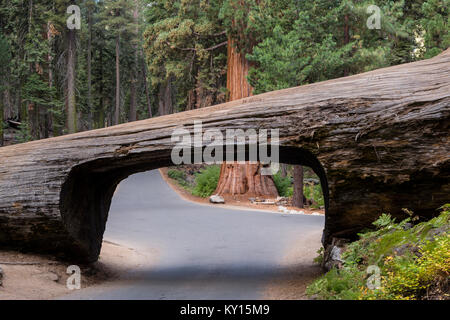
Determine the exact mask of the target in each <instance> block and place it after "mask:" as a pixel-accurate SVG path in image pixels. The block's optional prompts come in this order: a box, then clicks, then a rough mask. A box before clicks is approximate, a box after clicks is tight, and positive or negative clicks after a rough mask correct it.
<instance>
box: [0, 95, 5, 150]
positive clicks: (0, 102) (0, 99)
mask: <svg viewBox="0 0 450 320" xmlns="http://www.w3.org/2000/svg"><path fill="white" fill-rule="evenodd" d="M3 112H4V110H3V94H1V92H0V147H2V146H3V144H4V142H3V141H4V136H3V121H4V119H3Z"/></svg>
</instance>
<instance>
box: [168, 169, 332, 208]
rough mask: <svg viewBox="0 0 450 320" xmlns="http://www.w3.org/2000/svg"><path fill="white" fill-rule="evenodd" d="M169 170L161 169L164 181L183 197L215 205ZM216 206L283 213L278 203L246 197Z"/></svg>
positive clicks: (226, 199) (216, 205) (231, 199)
mask: <svg viewBox="0 0 450 320" xmlns="http://www.w3.org/2000/svg"><path fill="white" fill-rule="evenodd" d="M168 171H169V169H168V168H161V169H159V172H160V173H161V176H162V177H163V179H164V181H166V182H167V184H168V185H169V186H170V187H171V188H172V189H173V190H175V191H176V192H177V193H178V194H179V195H180V196H181V197H182V198H183V199H185V200H187V201H191V202H196V203H200V204H204V205H213V204H211V203H210V202H209V199H208V198H201V197H196V196H194V195H192V194H191V193H190V192H189V191H187V190H186V189H184V188H183V187H182V186H180V185H179V184H178V183H177V182H176V181H175V180H173V179H171V178H169V176H168V175H167V172H168ZM214 206H215V207H222V208H228V209H239V210H264V211H271V212H278V213H281V212H280V211H279V209H278V205H276V204H256V203H251V202H250V201H249V200H246V199H233V198H225V204H214ZM284 207H286V208H287V209H289V210H296V211H303V212H304V214H325V212H324V210H321V209H310V208H304V209H299V208H296V207H291V206H284Z"/></svg>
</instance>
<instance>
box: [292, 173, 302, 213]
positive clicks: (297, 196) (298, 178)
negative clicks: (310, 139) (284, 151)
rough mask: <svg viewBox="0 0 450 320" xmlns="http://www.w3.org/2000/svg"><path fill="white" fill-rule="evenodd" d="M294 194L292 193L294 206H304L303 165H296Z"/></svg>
mask: <svg viewBox="0 0 450 320" xmlns="http://www.w3.org/2000/svg"><path fill="white" fill-rule="evenodd" d="M293 176H294V194H293V195H292V204H293V205H294V207H297V208H303V207H304V203H303V167H302V166H300V165H295V166H294V173H293Z"/></svg>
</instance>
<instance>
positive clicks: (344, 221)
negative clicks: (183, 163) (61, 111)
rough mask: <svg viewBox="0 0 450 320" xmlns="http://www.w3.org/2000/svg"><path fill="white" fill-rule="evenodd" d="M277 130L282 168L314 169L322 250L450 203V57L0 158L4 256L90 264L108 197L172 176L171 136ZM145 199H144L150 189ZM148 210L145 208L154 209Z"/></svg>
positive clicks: (23, 148)
mask: <svg viewBox="0 0 450 320" xmlns="http://www.w3.org/2000/svg"><path fill="white" fill-rule="evenodd" d="M196 120H200V121H202V122H203V130H207V129H213V128H214V129H218V130H221V131H222V133H225V130H227V129H237V128H239V129H255V130H261V129H279V130H280V162H282V163H287V164H292V165H303V166H308V167H311V168H312V169H313V170H314V171H315V173H316V174H317V175H318V176H319V178H320V180H321V181H320V182H321V185H322V188H323V192H324V199H325V211H326V216H325V229H324V238H323V241H324V244H329V243H330V242H331V240H332V239H333V237H349V238H351V237H353V236H355V235H356V233H357V232H359V231H360V230H361V229H362V228H365V227H368V226H371V223H372V222H373V221H374V220H375V219H376V218H377V217H378V216H379V215H380V214H381V213H383V212H385V213H390V214H392V215H393V216H394V217H397V218H404V217H405V213H404V212H403V211H402V208H408V209H411V210H413V211H414V212H415V213H416V214H418V215H419V216H420V217H423V218H430V217H433V216H435V215H437V214H438V213H439V211H438V210H437V208H438V207H440V206H442V205H443V204H444V203H448V202H450V197H449V195H450V135H449V132H450V50H447V51H445V52H444V53H443V54H441V55H439V56H437V57H435V58H433V59H430V60H424V61H419V62H414V63H410V64H404V65H399V66H394V67H390V68H385V69H379V70H376V71H372V72H368V73H364V74H360V75H355V76H350V77H346V78H341V79H335V80H330V81H325V82H320V83H315V84H311V85H306V86H301V87H297V88H291V89H286V90H281V91H276V92H270V93H266V94H262V95H258V96H253V97H249V98H245V99H242V100H237V101H233V102H229V103H225V104H221V105H216V106H212V107H208V108H204V109H198V110H193V111H188V112H182V113H176V114H172V115H168V116H163V117H158V118H152V119H147V120H142V121H137V122H134V123H129V124H128V123H127V124H122V125H119V126H114V127H110V128H104V129H98V130H93V131H86V132H80V133H76V134H72V135H66V136H60V137H55V138H50V139H46V140H40V141H33V142H29V143H25V144H19V145H14V146H7V147H2V148H0V245H1V246H2V247H14V248H19V249H23V250H25V249H28V250H33V251H44V252H59V253H61V252H62V253H63V254H65V255H66V256H67V257H69V258H71V260H72V261H73V260H75V259H79V260H87V261H94V260H96V259H97V257H98V254H99V252H100V247H101V243H102V237H103V232H104V230H105V225H106V220H107V216H108V210H109V206H110V203H111V199H112V196H113V194H114V190H115V188H116V186H117V185H118V184H119V182H120V181H121V180H123V179H125V178H126V177H128V176H129V175H131V174H133V173H137V172H142V171H146V170H151V169H156V168H160V167H165V166H168V165H172V161H171V152H172V149H173V147H174V145H175V143H174V142H172V140H171V136H172V133H173V131H174V129H176V128H184V129H188V130H191V132H192V131H193V126H194V121H196ZM148 192H151V190H148ZM150 209H151V208H150Z"/></svg>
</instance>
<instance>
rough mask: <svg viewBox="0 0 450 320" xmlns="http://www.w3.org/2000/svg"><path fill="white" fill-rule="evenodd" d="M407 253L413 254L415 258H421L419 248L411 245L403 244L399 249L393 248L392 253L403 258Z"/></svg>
mask: <svg viewBox="0 0 450 320" xmlns="http://www.w3.org/2000/svg"><path fill="white" fill-rule="evenodd" d="M407 252H410V253H413V254H414V255H415V256H417V257H420V256H422V255H421V254H420V249H419V247H417V246H415V245H413V244H411V243H405V244H403V245H401V246H400V247H397V248H394V253H395V254H396V255H397V256H403V255H404V254H405V253H407Z"/></svg>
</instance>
